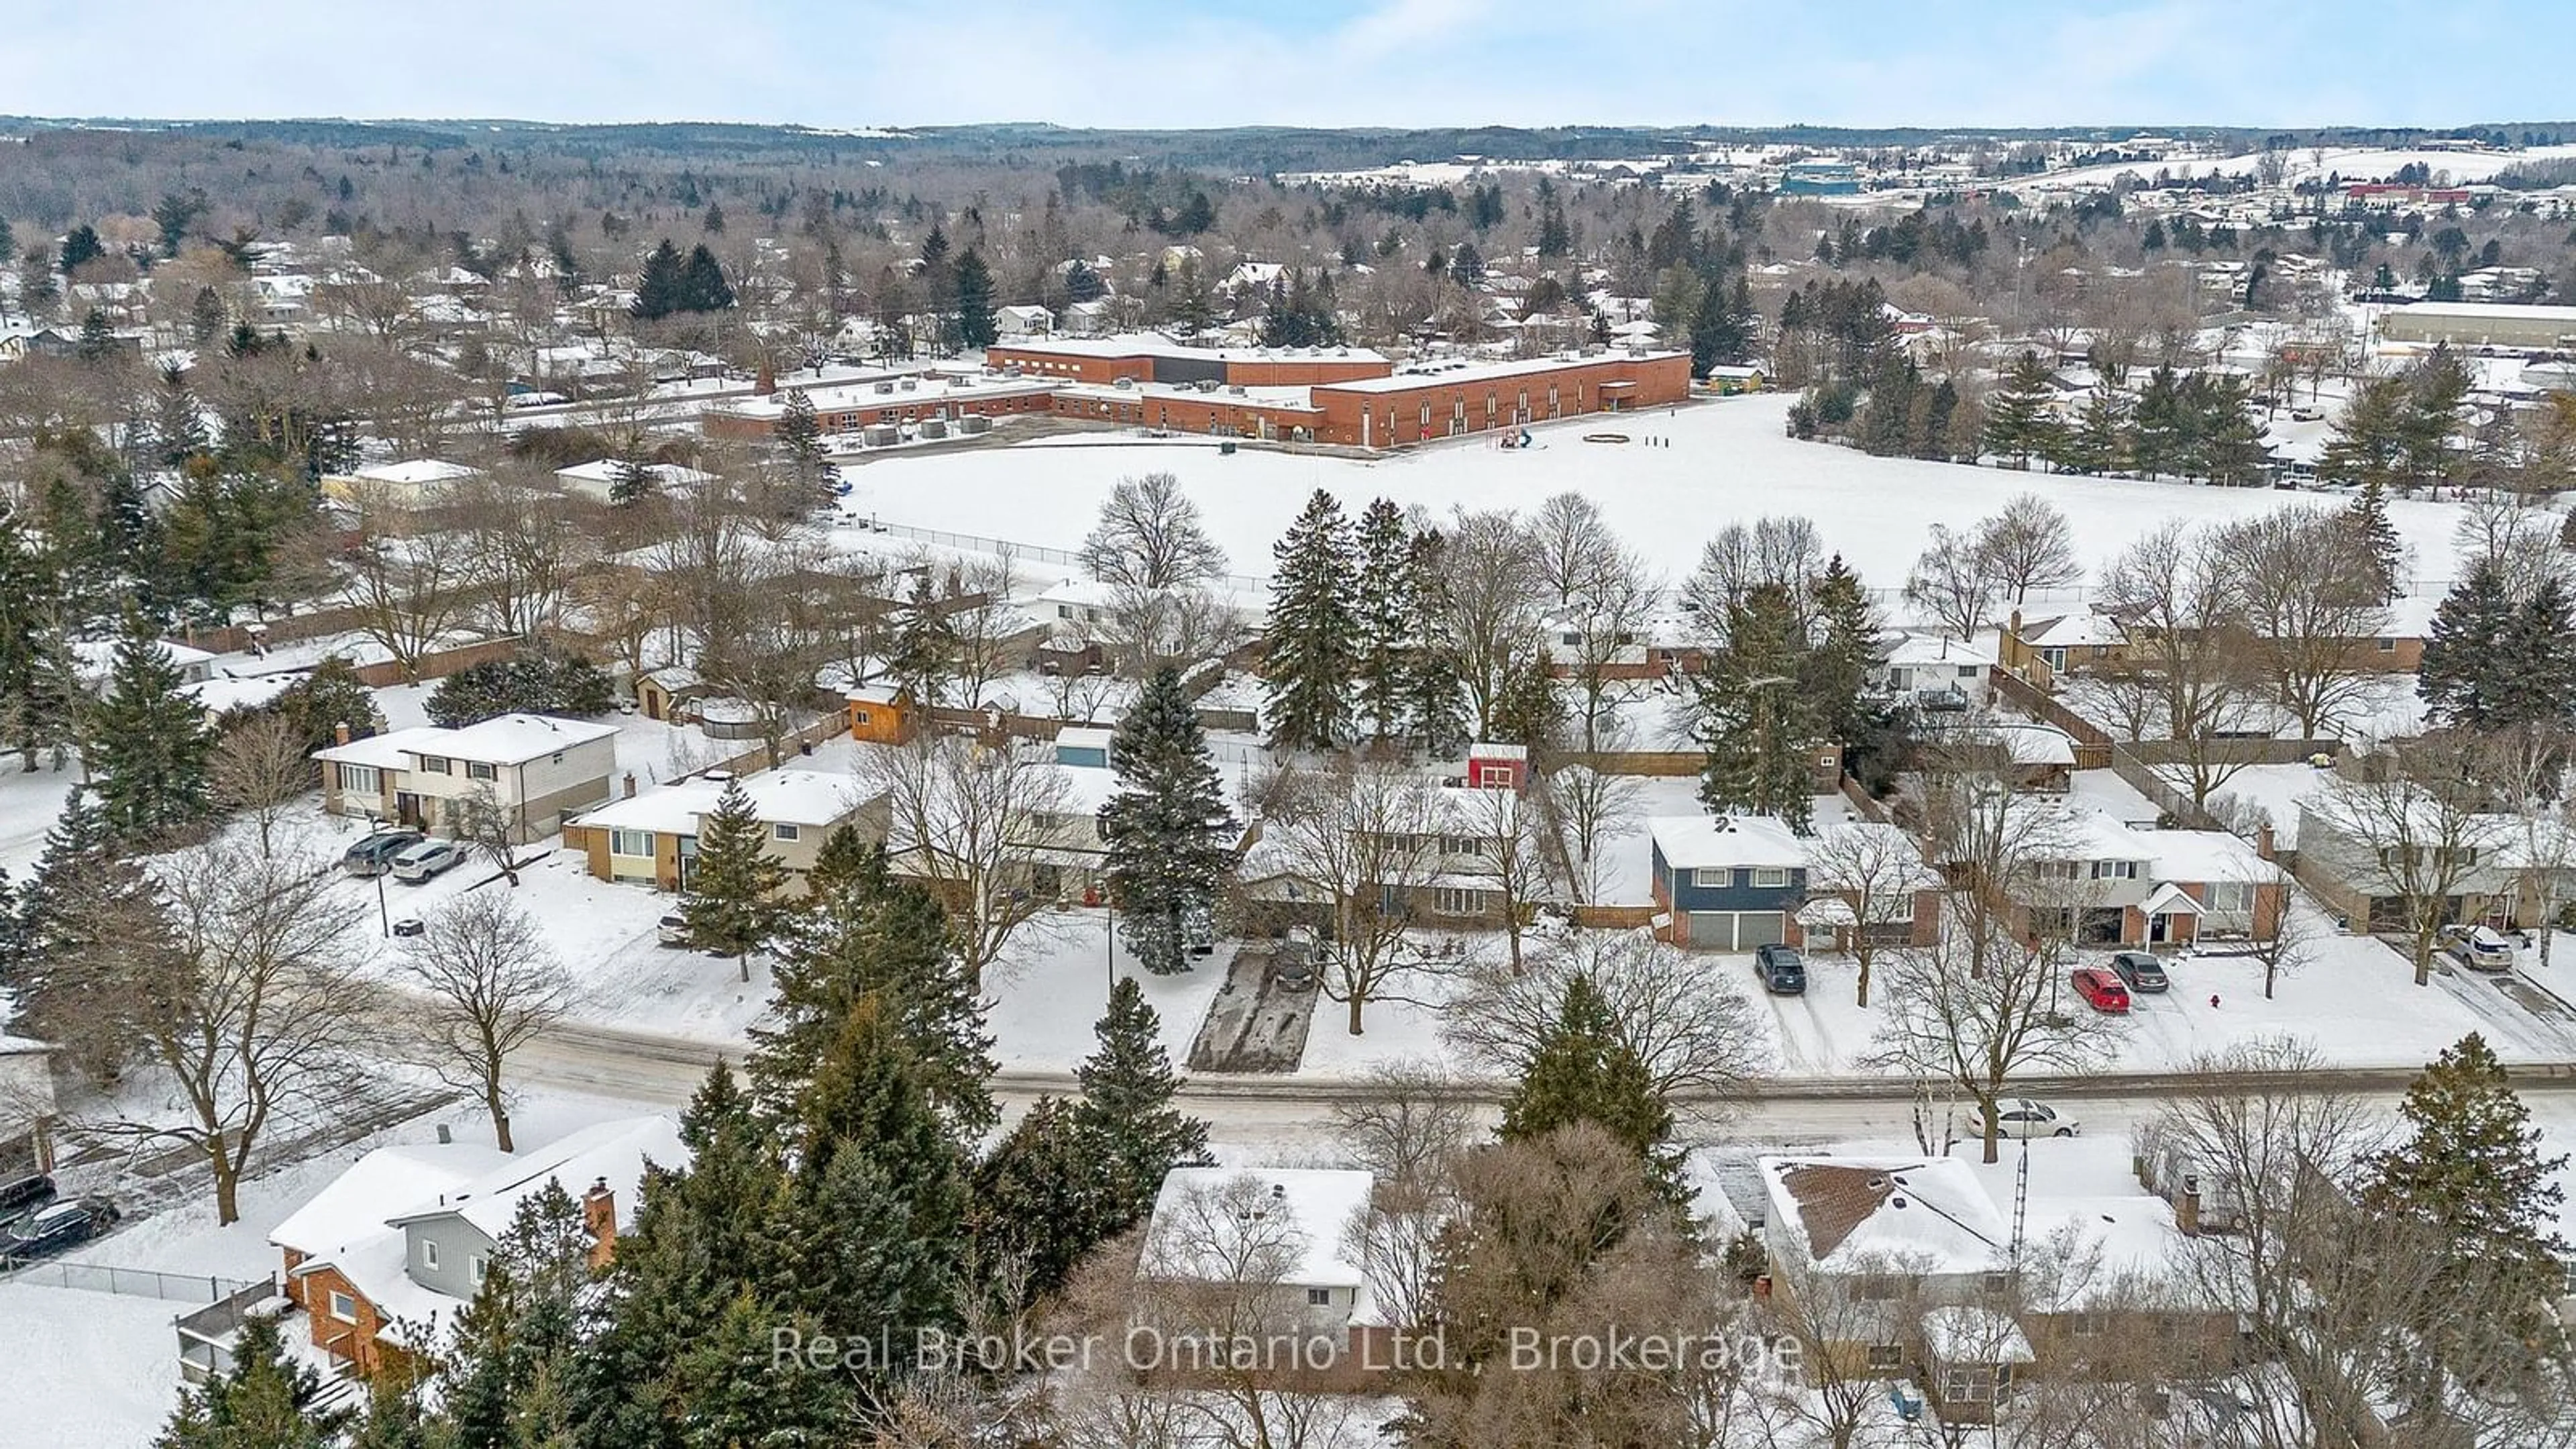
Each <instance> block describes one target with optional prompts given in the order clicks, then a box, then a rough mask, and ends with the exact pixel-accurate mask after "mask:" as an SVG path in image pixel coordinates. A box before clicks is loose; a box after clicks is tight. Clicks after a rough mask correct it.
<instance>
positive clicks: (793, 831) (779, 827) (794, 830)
mask: <svg viewBox="0 0 2576 1449" xmlns="http://www.w3.org/2000/svg"><path fill="white" fill-rule="evenodd" d="M802 833H804V832H803V828H802V827H800V826H795V825H790V824H788V823H787V822H786V821H784V820H781V821H779V822H778V823H777V824H775V825H772V826H770V827H769V834H770V836H771V838H773V839H777V840H794V839H795V838H796V837H797V836H798V835H800V834H802Z"/></svg>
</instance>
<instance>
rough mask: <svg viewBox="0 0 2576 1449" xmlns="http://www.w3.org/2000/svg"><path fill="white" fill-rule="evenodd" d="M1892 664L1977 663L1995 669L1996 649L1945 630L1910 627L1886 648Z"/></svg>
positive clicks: (1888, 659)
mask: <svg viewBox="0 0 2576 1449" xmlns="http://www.w3.org/2000/svg"><path fill="white" fill-rule="evenodd" d="M1885 658H1886V660H1887V662H1888V663H1890V664H1908V665H1914V664H1976V665H1983V666H1985V667H1986V668H1989V669H1991V668H1993V667H1994V663H1995V651H1994V650H1992V649H1989V648H1987V647H1986V646H1985V645H1983V644H1972V643H1969V642H1968V641H1966V640H1963V639H1956V638H1953V637H1951V636H1950V635H1948V634H1942V633H1937V632H1936V633H1920V632H1915V631H1912V630H1908V631H1907V632H1906V633H1905V634H1903V635H1902V636H1901V637H1899V638H1898V639H1896V640H1895V642H1893V643H1892V644H1890V645H1889V646H1888V648H1887V652H1886V655H1885Z"/></svg>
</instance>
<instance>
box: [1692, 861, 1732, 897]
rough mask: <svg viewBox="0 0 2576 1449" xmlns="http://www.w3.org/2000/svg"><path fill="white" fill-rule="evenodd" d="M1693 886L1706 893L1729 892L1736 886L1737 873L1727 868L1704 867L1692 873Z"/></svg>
mask: <svg viewBox="0 0 2576 1449" xmlns="http://www.w3.org/2000/svg"><path fill="white" fill-rule="evenodd" d="M1691 884H1692V885H1695V886H1697V887H1699V888H1700V889H1701V890H1704V891H1722V890H1728V889H1731V888H1733V886H1734V885H1735V872H1734V870H1733V869H1731V868H1729V867H1726V866H1706V865H1704V866H1701V867H1700V868H1699V869H1697V870H1695V871H1692V872H1691Z"/></svg>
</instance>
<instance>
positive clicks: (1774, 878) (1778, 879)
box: [1753, 865, 1789, 890]
mask: <svg viewBox="0 0 2576 1449" xmlns="http://www.w3.org/2000/svg"><path fill="white" fill-rule="evenodd" d="M1753 883H1754V884H1755V885H1757V886H1762V887H1765V888H1767V889H1770V890H1778V889H1780V888H1781V887H1782V886H1785V885H1787V884H1788V883H1789V872H1788V871H1787V870H1785V869H1783V868H1782V867H1780V866H1776V865H1766V866H1760V867H1757V868H1756V869H1755V870H1754V872H1753Z"/></svg>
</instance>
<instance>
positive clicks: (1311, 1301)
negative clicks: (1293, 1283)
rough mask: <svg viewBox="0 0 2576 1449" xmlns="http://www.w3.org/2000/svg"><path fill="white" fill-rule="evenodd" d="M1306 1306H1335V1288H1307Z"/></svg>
mask: <svg viewBox="0 0 2576 1449" xmlns="http://www.w3.org/2000/svg"><path fill="white" fill-rule="evenodd" d="M1306 1306H1307V1307H1309V1308H1330V1307H1332V1306H1333V1290H1332V1289H1330V1288H1309V1289H1307V1290H1306Z"/></svg>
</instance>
